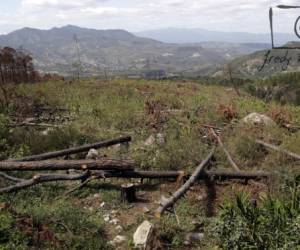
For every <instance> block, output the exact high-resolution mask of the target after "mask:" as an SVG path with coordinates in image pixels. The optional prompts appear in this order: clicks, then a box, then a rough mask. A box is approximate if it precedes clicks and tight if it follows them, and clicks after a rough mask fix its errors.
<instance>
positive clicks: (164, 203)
mask: <svg viewBox="0 0 300 250" xmlns="http://www.w3.org/2000/svg"><path fill="white" fill-rule="evenodd" d="M214 152H215V148H213V149H212V151H211V152H210V153H209V155H208V156H207V157H206V159H205V160H204V161H202V162H201V164H200V165H199V166H198V167H197V168H196V169H195V171H194V173H193V174H192V175H191V177H190V178H189V179H188V181H187V182H186V183H185V184H184V185H183V186H181V188H179V189H178V190H177V191H176V192H175V193H173V195H172V196H171V197H170V198H169V199H166V200H165V201H162V202H161V205H160V206H159V207H158V209H157V210H156V212H155V216H156V217H157V218H160V217H161V215H162V214H163V213H164V211H166V210H167V209H168V208H169V207H171V206H173V205H174V204H175V203H176V201H177V200H179V199H180V198H181V197H182V196H183V195H184V194H185V193H186V192H187V191H188V190H189V189H190V187H191V186H192V185H193V184H194V183H195V182H196V180H197V179H198V177H199V176H200V175H201V174H202V173H203V171H204V168H205V166H206V165H208V164H209V162H210V160H211V158H212V157H213V155H214Z"/></svg>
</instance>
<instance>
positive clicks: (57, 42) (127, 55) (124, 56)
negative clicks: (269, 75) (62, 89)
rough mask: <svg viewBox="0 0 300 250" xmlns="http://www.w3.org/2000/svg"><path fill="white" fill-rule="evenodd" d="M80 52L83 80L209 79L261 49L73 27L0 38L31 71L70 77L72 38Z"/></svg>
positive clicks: (74, 59)
mask: <svg viewBox="0 0 300 250" xmlns="http://www.w3.org/2000/svg"><path fill="white" fill-rule="evenodd" d="M75 35H76V37H77V39H78V43H79V47H80V61H81V64H82V73H83V75H87V76H88V75H98V74H102V73H103V72H104V71H109V72H110V73H111V74H120V73H122V74H132V73H139V72H142V71H149V70H154V69H160V70H165V71H166V72H168V73H182V74H210V73H211V72H213V71H214V68H215V67H219V66H220V65H223V64H224V63H226V62H228V61H230V60H232V59H234V58H236V57H239V56H241V55H245V54H249V53H252V52H254V51H256V50H258V49H263V48H267V46H268V45H267V44H252V43H247V44H237V43H235V44H231V43H224V42H222V43H221V42H217V43H212V42H209V43H205V42H204V43H194V44H170V43H163V42H160V41H156V40H154V39H150V38H142V37H138V36H136V35H134V34H132V33H130V32H127V31H125V30H96V29H88V28H81V27H77V26H73V25H68V26H64V27H61V28H52V29H50V30H39V29H32V28H23V29H20V30H17V31H14V32H11V33H9V34H7V35H1V36H0V46H2V47H3V46H10V47H14V48H23V49H26V50H29V51H31V52H32V55H33V57H34V58H35V64H36V66H37V68H38V69H39V70H41V71H44V72H52V73H59V74H64V75H72V74H74V73H75V72H76V68H75V67H74V64H75V63H76V62H77V61H78V55H77V49H76V46H75V45H76V44H75V41H74V36H75Z"/></svg>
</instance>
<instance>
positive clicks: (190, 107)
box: [0, 79, 300, 250]
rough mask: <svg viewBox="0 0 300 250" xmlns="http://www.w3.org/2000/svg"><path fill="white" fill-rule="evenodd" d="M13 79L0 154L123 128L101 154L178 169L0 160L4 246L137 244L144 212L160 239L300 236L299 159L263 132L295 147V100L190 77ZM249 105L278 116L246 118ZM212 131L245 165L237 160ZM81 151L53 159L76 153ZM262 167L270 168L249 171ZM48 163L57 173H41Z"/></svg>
mask: <svg viewBox="0 0 300 250" xmlns="http://www.w3.org/2000/svg"><path fill="white" fill-rule="evenodd" d="M13 87H14V88H12V87H10V88H7V91H9V93H10V96H11V98H10V99H9V105H8V109H7V110H6V109H5V106H3V105H1V106H0V107H1V114H0V128H1V130H0V141H1V145H0V146H1V152H0V157H1V160H6V159H16V158H18V159H20V158H21V157H25V156H30V155H36V154H41V153H46V152H53V151H56V150H62V149H67V148H71V147H74V146H80V145H84V144H87V143H94V142H97V141H104V140H109V139H112V138H119V137H120V136H125V135H127V136H131V137H132V141H131V142H130V143H127V144H122V145H114V146H111V147H109V148H101V149H99V150H98V151H96V152H97V156H96V157H95V158H94V160H95V162H96V160H98V161H100V162H101V161H104V162H105V161H106V160H109V159H115V161H124V160H125V159H129V160H131V161H132V162H134V166H135V170H140V171H141V170H143V171H147V173H149V171H156V172H158V171H159V172H160V173H162V172H161V171H168V172H170V171H173V172H172V173H174V171H180V172H179V173H178V172H176V173H177V177H178V178H175V179H174V178H172V179H160V180H157V179H151V180H150V179H148V178H147V177H146V178H136V179H132V178H131V179H128V178H127V179H126V178H122V179H121V178H120V176H121V177H122V173H123V172H122V171H121V174H120V173H119V172H118V171H117V172H116V171H115V172H108V173H107V172H105V176H106V174H107V176H106V179H102V178H100V177H101V176H97V175H96V174H97V173H98V172H97V171H94V170H92V171H91V173H92V174H93V176H92V177H93V178H91V179H81V181H79V180H76V179H74V177H73V176H76V175H77V174H84V173H89V172H90V171H86V168H87V166H86V165H84V166H80V167H81V170H79V171H74V170H69V171H68V172H67V173H68V174H67V173H66V171H53V169H51V170H49V171H35V172H31V171H26V172H25V173H24V172H23V171H21V170H20V171H6V172H3V165H5V164H6V165H9V164H11V165H14V164H22V165H23V166H25V165H26V162H14V161H10V162H8V163H5V162H3V161H0V168H1V171H0V178H1V179H0V222H1V223H0V236H1V237H0V248H1V249H45V250H50V249H67V250H68V249H70V250H73V249H84V250H85V249H86V250H91V249H105V250H106V249H107V250H110V249H122V250H130V249H136V248H134V240H133V235H134V233H135V231H136V229H137V227H138V226H139V225H140V224H141V223H142V222H143V221H144V220H148V221H149V222H151V223H153V225H155V230H157V233H158V235H159V239H158V240H157V241H159V242H160V244H161V246H162V247H161V248H157V249H174V250H197V249H224V250H231V249H245V248H246V249H256V248H257V246H259V249H278V248H280V249H298V248H299V246H300V242H299V237H298V236H297V235H298V232H299V230H300V226H299V225H300V223H299V218H300V217H299V215H300V206H299V204H300V203H299V201H300V190H299V188H300V185H299V160H296V159H294V158H291V157H289V156H287V155H286V154H284V153H281V152H277V151H274V150H270V149H266V148H264V147H262V146H261V145H259V144H257V143H256V139H260V140H263V141H265V142H269V143H271V144H276V145H277V146H279V147H280V149H285V150H289V151H291V152H294V153H298V154H299V152H300V131H299V125H300V108H299V107H297V106H292V105H280V104H276V103H267V102H264V101H262V100H260V99H258V98H255V97H252V96H250V95H248V94H247V93H245V92H243V91H242V90H241V95H240V96H238V95H237V94H236V92H235V91H234V90H233V89H232V88H228V87H223V86H218V85H210V86H208V85H201V84H199V83H195V82H187V81H170V80H164V81H147V80H128V79H127V80H126V79H115V80H112V81H101V80H95V79H82V80H80V81H76V80H72V81H70V80H61V81H49V82H42V83H37V84H20V85H15V86H13ZM252 112H257V113H259V114H264V115H266V116H268V117H270V119H272V120H273V122H272V123H269V124H268V125H267V124H262V123H259V121H258V123H254V124H251V123H246V122H243V118H244V117H245V116H247V115H249V114H250V113H252ZM287 125H289V126H287ZM213 128H214V129H213ZM212 131H215V133H216V134H217V135H219V138H220V140H222V142H223V144H224V147H225V148H226V149H227V151H228V152H229V154H230V155H231V156H232V158H233V161H234V162H235V163H236V165H238V167H239V168H240V170H241V171H242V172H235V171H234V170H233V168H232V166H231V164H230V162H229V161H228V160H227V157H226V154H225V153H224V150H222V147H220V146H218V142H217V140H216V137H214V136H213V133H212ZM214 146H216V150H215V151H214V157H213V159H211V161H210V164H209V166H207V168H206V169H205V172H204V173H205V174H204V173H203V175H201V176H202V177H203V180H202V178H201V179H200V178H199V181H197V182H196V183H194V185H193V186H192V187H191V188H190V189H189V190H188V192H187V193H186V194H185V196H184V197H182V198H181V199H179V200H178V201H177V203H176V204H175V206H174V209H172V210H174V211H175V212H174V213H173V212H172V213H171V212H167V211H166V212H165V214H164V215H163V216H162V217H161V218H160V219H158V218H157V217H155V216H154V215H155V211H156V209H157V208H158V206H159V204H160V203H161V201H162V200H163V199H166V198H163V197H170V195H171V193H173V192H175V190H177V189H178V188H179V187H181V185H183V184H184V183H186V182H184V180H185V179H186V178H188V174H189V173H192V172H193V171H194V170H195V168H196V166H198V165H199V163H200V162H201V161H202V160H204V159H205V158H206V156H207V155H208V153H209V152H211V150H212V148H214ZM94 151H95V150H94ZM86 155H87V152H82V153H78V154H72V155H68V157H65V158H64V159H63V158H62V157H58V159H57V160H59V161H60V162H62V161H64V162H65V163H66V162H72V161H73V162H74V160H84V159H85V157H86ZM53 160H54V159H52V160H51V159H49V160H48V161H47V164H51V162H53ZM57 160H56V162H57ZM41 162H42V161H38V162H35V163H30V164H31V165H33V166H34V165H35V164H37V163H41ZM27 163H28V162H27ZM28 164H29V163H28ZM69 164H70V163H69ZM261 171H264V173H271V176H270V178H269V179H265V178H258V179H255V181H254V180H251V179H250V180H248V179H247V178H246V177H245V176H249V175H250V176H251V174H252V175H254V176H255V174H257V173H262V172H261ZM130 172H131V173H132V170H130ZM164 173H165V172H164ZM208 173H211V174H210V175H209V176H207V177H205V175H206V174H208ZM224 173H225V174H224ZM226 173H227V178H225V177H226ZM109 174H111V175H112V174H117V177H118V174H120V175H119V178H110V177H109ZM178 174H180V175H178ZM45 175H46V176H52V177H53V176H54V177H56V179H54V180H55V181H52V182H47V183H46V182H45V183H39V179H40V178H41V176H45ZM183 175H184V176H183ZM239 175H241V176H242V177H240V178H237V176H239ZM58 176H63V177H64V178H67V180H68V181H63V179H62V177H60V179H59V177H58ZM71 177H73V179H72V178H71ZM98 177H99V178H98ZM148 177H149V176H148ZM21 178H22V179H21ZM30 178H33V181H31V179H30ZM24 179H25V180H24ZM27 180H28V181H27ZM48 180H49V177H48ZM58 180H60V181H58ZM82 181H83V182H82ZM24 182H25V185H24ZM129 183H131V184H134V185H135V187H136V189H137V190H136V196H137V198H138V199H137V200H136V201H135V202H131V203H128V202H124V201H122V200H121V198H120V197H121V189H122V187H123V185H124V184H129ZM11 186H13V187H16V186H17V187H16V189H15V190H14V191H15V192H13V193H10V192H5V190H6V191H7V189H6V188H7V187H11ZM125 186H126V185H125ZM10 191H13V190H10ZM170 211H171V210H170ZM287 245H288V248H286V247H285V246H287ZM150 249H154V248H151V247H150Z"/></svg>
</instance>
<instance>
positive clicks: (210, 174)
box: [104, 170, 271, 180]
mask: <svg viewBox="0 0 300 250" xmlns="http://www.w3.org/2000/svg"><path fill="white" fill-rule="evenodd" d="M104 176H105V178H106V179H109V178H120V179H122V178H126V179H127V178H132V179H176V180H178V177H184V178H189V177H190V175H189V174H187V173H186V174H185V175H184V176H182V171H138V170H135V171H122V172H110V171H104ZM270 176H271V175H270V174H269V173H267V172H254V173H249V172H242V171H240V172H236V171H234V172H232V171H225V170H224V171H219V170H218V171H204V172H203V173H202V174H201V175H199V176H198V180H204V179H206V178H209V179H216V180H255V179H256V180H257V179H266V178H269V177H270Z"/></svg>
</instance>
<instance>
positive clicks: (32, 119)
mask: <svg viewBox="0 0 300 250" xmlns="http://www.w3.org/2000/svg"><path fill="white" fill-rule="evenodd" d="M23 122H24V123H35V122H36V119H35V118H33V117H29V118H26V119H25V120H24V121H23Z"/></svg>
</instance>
